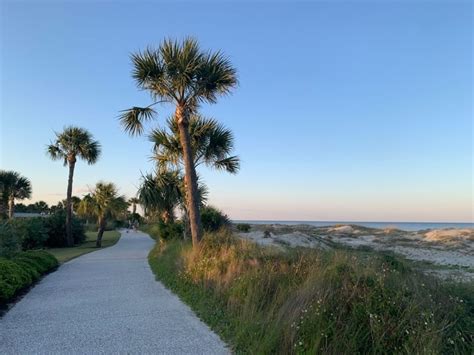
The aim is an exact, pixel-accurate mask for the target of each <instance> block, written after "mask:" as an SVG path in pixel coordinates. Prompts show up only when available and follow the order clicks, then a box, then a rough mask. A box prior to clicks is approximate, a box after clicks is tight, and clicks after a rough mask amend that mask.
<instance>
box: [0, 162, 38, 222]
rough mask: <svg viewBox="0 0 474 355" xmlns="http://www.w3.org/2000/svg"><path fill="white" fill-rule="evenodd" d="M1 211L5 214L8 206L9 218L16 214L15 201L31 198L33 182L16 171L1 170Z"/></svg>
mask: <svg viewBox="0 0 474 355" xmlns="http://www.w3.org/2000/svg"><path fill="white" fill-rule="evenodd" d="M0 191H1V193H0V195H1V196H0V199H1V202H0V203H1V206H2V207H1V211H0V213H2V214H4V213H5V212H4V211H5V208H6V206H7V205H8V218H13V214H14V213H15V200H24V199H25V198H31V182H30V180H29V179H28V178H26V177H24V176H21V175H20V174H19V173H17V172H16V171H5V170H0Z"/></svg>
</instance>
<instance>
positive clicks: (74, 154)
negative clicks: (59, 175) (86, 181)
mask: <svg viewBox="0 0 474 355" xmlns="http://www.w3.org/2000/svg"><path fill="white" fill-rule="evenodd" d="M100 152H101V148H100V144H99V142H98V141H96V140H94V138H93V136H92V134H90V133H89V131H87V130H85V129H83V128H80V127H74V126H69V127H66V128H65V129H64V131H63V132H62V133H56V141H55V142H54V143H52V144H50V145H48V147H47V154H48V155H49V156H50V157H51V159H53V160H62V161H63V162H64V166H66V165H68V166H69V177H68V184H67V195H66V242H67V245H68V246H73V245H74V239H73V237H72V204H71V198H72V180H73V177H74V168H75V166H76V161H77V158H80V159H83V160H85V161H86V162H87V163H88V164H94V163H95V162H96V161H97V160H98V159H99V156H100Z"/></svg>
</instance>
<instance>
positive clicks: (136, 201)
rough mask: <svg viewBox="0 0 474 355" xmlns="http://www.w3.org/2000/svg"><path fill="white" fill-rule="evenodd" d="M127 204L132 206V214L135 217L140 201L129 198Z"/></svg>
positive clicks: (135, 198)
mask: <svg viewBox="0 0 474 355" xmlns="http://www.w3.org/2000/svg"><path fill="white" fill-rule="evenodd" d="M128 203H130V204H131V205H132V214H133V215H135V214H136V213H137V204H138V203H140V200H139V199H138V198H137V197H131V198H130V199H129V200H128Z"/></svg>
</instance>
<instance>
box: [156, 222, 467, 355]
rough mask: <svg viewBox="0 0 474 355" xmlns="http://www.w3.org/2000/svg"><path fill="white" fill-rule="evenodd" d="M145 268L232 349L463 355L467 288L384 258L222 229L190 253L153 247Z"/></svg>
mask: <svg viewBox="0 0 474 355" xmlns="http://www.w3.org/2000/svg"><path fill="white" fill-rule="evenodd" d="M157 256H159V257H157ZM150 264H151V266H152V268H153V270H154V271H155V272H156V274H157V276H158V278H159V279H161V280H162V281H163V282H164V283H165V285H167V286H168V287H170V288H171V289H172V290H173V291H175V292H177V293H178V294H179V295H180V296H181V297H182V298H183V300H184V301H186V302H188V303H189V304H190V305H191V306H192V307H193V308H194V309H195V310H196V312H197V313H198V314H199V315H200V316H201V317H202V318H203V319H204V320H205V321H206V322H208V323H209V324H210V325H211V327H213V328H214V329H215V330H216V331H218V332H220V333H221V334H222V335H223V337H224V338H225V339H227V340H229V341H230V342H231V343H232V344H233V346H234V350H235V351H236V352H245V353H282V354H283V353H284V354H290V353H310V354H320V353H321V354H353V353H359V354H362V353H363V354H365V353H369V354H375V353H426V354H431V353H435V354H438V353H459V354H464V353H465V354H468V353H470V344H472V329H473V319H472V314H473V309H474V308H473V307H474V297H473V294H474V289H473V286H472V285H464V286H463V287H460V286H453V285H451V284H446V283H443V282H441V281H439V280H437V279H435V278H432V277H429V276H426V275H423V274H421V273H419V272H417V271H415V270H412V269H411V268H410V265H409V264H408V263H407V262H403V261H401V260H399V259H397V258H396V257H393V256H390V255H380V254H377V253H373V254H369V255H367V253H366V252H363V253H361V252H357V251H344V250H336V251H318V250H307V249H306V250H303V249H296V250H290V251H285V252H281V251H279V250H277V249H274V248H264V247H259V246H257V245H255V244H254V243H251V242H248V241H244V240H240V239H236V238H234V237H233V236H232V235H231V234H230V233H229V232H225V231H221V232H219V233H214V234H207V235H205V237H204V238H203V240H202V241H201V244H200V247H199V248H197V249H196V248H194V249H193V248H191V246H190V245H189V244H186V243H182V242H179V241H171V242H168V243H165V244H162V245H158V246H157V247H156V248H155V250H154V251H153V252H152V253H151V254H150Z"/></svg>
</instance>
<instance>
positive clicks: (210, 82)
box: [120, 38, 237, 134]
mask: <svg viewBox="0 0 474 355" xmlns="http://www.w3.org/2000/svg"><path fill="white" fill-rule="evenodd" d="M132 62H133V66H134V69H133V72H132V76H133V78H134V79H135V81H136V83H137V86H138V87H139V88H140V89H142V90H148V91H149V92H150V93H151V95H152V98H153V99H154V102H153V103H152V104H151V105H149V106H147V107H136V106H135V107H132V108H131V109H128V110H124V111H123V113H122V115H121V116H120V120H121V122H122V124H123V126H124V128H125V130H126V131H127V132H129V133H131V134H142V133H143V130H144V129H143V122H144V121H146V120H150V119H152V118H153V115H154V114H155V110H154V109H153V108H152V106H153V105H155V104H157V103H159V102H168V103H173V104H175V105H177V106H182V107H185V108H186V110H188V111H189V112H194V111H195V110H196V109H197V108H198V107H199V104H200V103H204V102H208V103H215V102H216V101H217V97H218V96H219V95H225V94H228V93H229V92H230V91H231V89H232V88H234V87H235V86H236V85H237V74H236V70H235V68H233V67H232V65H231V63H230V61H229V60H228V59H227V58H226V57H225V56H224V55H223V54H222V53H221V52H219V51H218V52H215V53H211V52H203V51H201V50H200V48H199V44H198V42H197V41H196V40H195V39H192V38H186V39H185V40H184V41H183V42H182V43H179V42H178V41H172V40H169V39H168V40H165V41H163V43H162V44H161V46H160V47H159V48H158V49H152V48H148V49H146V50H145V51H144V52H139V53H137V54H133V55H132Z"/></svg>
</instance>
